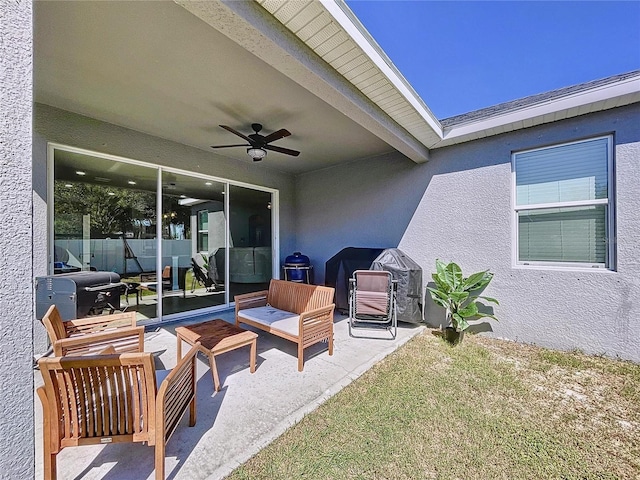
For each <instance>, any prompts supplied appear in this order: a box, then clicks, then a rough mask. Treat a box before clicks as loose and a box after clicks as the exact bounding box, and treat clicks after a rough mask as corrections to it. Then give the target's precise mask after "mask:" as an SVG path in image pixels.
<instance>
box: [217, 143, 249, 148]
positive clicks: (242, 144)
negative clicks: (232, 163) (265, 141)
mask: <svg viewBox="0 0 640 480" xmlns="http://www.w3.org/2000/svg"><path fill="white" fill-rule="evenodd" d="M250 146H251V145H248V144H244V143H239V144H237V145H211V148H228V147H250Z"/></svg>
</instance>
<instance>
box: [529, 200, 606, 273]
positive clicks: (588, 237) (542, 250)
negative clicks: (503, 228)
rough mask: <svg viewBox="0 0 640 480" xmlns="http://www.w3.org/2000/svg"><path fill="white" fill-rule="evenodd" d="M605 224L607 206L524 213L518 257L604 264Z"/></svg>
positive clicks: (539, 260) (541, 260)
mask: <svg viewBox="0 0 640 480" xmlns="http://www.w3.org/2000/svg"><path fill="white" fill-rule="evenodd" d="M606 225H607V216H606V205H596V206H588V207H574V208H549V209H547V208H544V209H540V210H521V211H519V212H518V249H519V252H518V253H519V255H518V257H519V259H520V261H522V262H526V261H538V262H577V263H597V264H605V263H606V260H607V242H606Z"/></svg>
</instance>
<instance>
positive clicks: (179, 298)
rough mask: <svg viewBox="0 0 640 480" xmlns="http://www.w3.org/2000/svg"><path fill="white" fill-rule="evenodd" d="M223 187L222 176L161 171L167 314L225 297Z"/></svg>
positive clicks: (220, 301)
mask: <svg viewBox="0 0 640 480" xmlns="http://www.w3.org/2000/svg"><path fill="white" fill-rule="evenodd" d="M225 188H226V185H225V184H224V183H222V182H218V181H212V180H206V179H203V178H201V177H196V176H189V175H185V174H179V173H172V172H165V171H163V172H162V266H163V271H165V272H167V275H168V279H165V281H164V283H163V285H164V286H165V287H166V288H164V290H163V296H162V314H163V315H171V314H174V313H182V312H187V311H190V310H198V309H201V308H207V307H213V306H216V305H224V304H226V303H227V299H226V295H225V294H226V291H225V282H224V280H225V278H224V277H225V257H224V248H225V237H226V228H227V227H226V213H225V203H226V202H225V194H226V192H225ZM167 267H168V269H167Z"/></svg>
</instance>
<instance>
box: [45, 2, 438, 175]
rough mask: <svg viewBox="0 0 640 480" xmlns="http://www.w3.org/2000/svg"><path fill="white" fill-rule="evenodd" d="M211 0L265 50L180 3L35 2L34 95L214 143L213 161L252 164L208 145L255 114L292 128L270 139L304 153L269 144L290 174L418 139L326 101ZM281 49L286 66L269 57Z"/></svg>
mask: <svg viewBox="0 0 640 480" xmlns="http://www.w3.org/2000/svg"><path fill="white" fill-rule="evenodd" d="M203 5H205V6H206V7H207V8H208V9H209V13H211V9H213V10H214V13H216V14H217V16H216V15H213V16H214V17H216V19H217V20H215V21H217V22H219V23H220V25H219V28H220V29H222V30H223V31H224V27H226V28H234V29H235V33H236V35H238V34H239V33H238V28H242V31H241V32H240V33H241V35H240V36H241V37H242V39H243V41H246V42H259V49H257V50H254V51H253V53H251V51H250V50H248V49H247V48H246V45H244V46H243V45H239V44H238V43H237V42H236V41H233V40H231V39H230V38H229V37H228V36H227V35H225V34H223V33H221V32H220V31H219V30H218V29H216V28H213V27H212V26H211V23H214V22H213V21H211V20H210V19H208V20H207V22H205V21H203V20H202V19H200V18H198V17H196V16H195V15H194V14H192V13H190V12H189V11H187V9H186V8H184V7H183V6H180V5H178V4H176V3H174V2H36V3H35V7H34V32H35V33H34V37H35V41H34V42H35V46H34V50H35V52H34V56H35V61H34V64H35V65H34V84H35V87H34V99H35V101H36V102H38V103H44V104H47V105H51V106H54V107H57V108H61V109H64V110H68V111H71V112H76V113H79V114H82V115H86V116H88V117H92V118H96V119H99V120H102V121H105V122H109V123H113V124H116V125H120V126H124V127H127V128H130V129H133V130H136V131H140V132H144V133H147V134H151V135H154V136H158V137H161V138H164V139H169V140H173V141H176V142H179V143H182V144H186V145H190V146H194V147H197V148H200V149H202V150H205V151H209V152H211V155H212V161H215V158H216V156H217V155H224V156H228V157H232V158H237V159H240V160H241V161H245V162H248V163H252V161H251V159H250V158H249V157H248V155H247V154H246V151H245V149H243V148H241V147H238V148H229V149H224V150H218V151H215V152H214V151H213V150H211V149H210V145H224V144H236V143H243V141H242V140H241V139H239V138H237V137H235V136H234V135H232V134H231V133H229V132H227V131H226V130H223V129H222V128H220V127H219V126H218V125H220V124H223V125H229V126H231V127H234V128H236V129H237V130H239V131H241V132H246V133H250V132H251V128H250V125H251V123H254V122H258V123H262V124H263V125H264V130H263V132H262V133H269V132H271V131H275V130H277V129H280V128H286V129H288V130H289V131H291V133H292V135H291V136H290V137H288V138H284V139H282V140H279V141H277V142H274V145H280V146H283V147H287V148H292V149H295V150H299V151H301V152H302V153H301V155H300V156H299V157H297V158H295V157H290V156H287V155H283V154H279V153H276V152H269V154H268V156H267V158H266V159H265V160H264V161H263V165H264V166H265V167H270V168H275V169H278V170H280V171H285V172H289V173H292V174H300V173H304V172H308V171H313V170H316V169H319V168H324V167H328V166H331V165H334V164H337V163H340V162H347V161H353V160H356V159H361V158H367V157H373V156H377V155H382V154H386V153H388V152H391V151H393V150H394V149H395V150H400V151H401V150H402V149H403V148H404V145H405V144H409V145H410V147H409V149H408V150H409V152H408V153H409V155H410V156H414V155H412V154H411V149H413V150H420V148H421V147H423V146H422V145H421V144H418V142H416V141H415V139H413V138H412V137H410V135H408V134H407V133H406V132H405V131H404V130H403V129H401V128H400V127H398V126H397V125H396V124H395V123H394V122H393V121H390V120H389V125H388V126H384V125H381V122H380V120H379V118H380V117H382V118H384V114H382V113H381V112H376V111H374V112H373V113H367V112H364V111H362V109H360V110H359V112H358V113H357V114H354V115H350V116H348V115H346V114H345V113H344V111H341V110H340V109H338V108H336V104H340V103H341V99H340V95H338V96H337V97H336V99H335V100H333V101H332V102H327V101H325V100H323V99H321V98H319V97H318V96H317V95H316V94H315V93H314V92H312V91H309V90H308V88H310V89H313V88H314V86H315V85H316V83H314V82H307V83H308V85H306V86H307V88H303V87H302V86H301V85H300V82H297V81H294V80H292V79H291V78H289V77H288V76H287V75H284V74H283V73H281V70H283V69H285V70H286V69H287V68H289V69H290V70H291V69H293V68H296V69H299V70H300V69H301V66H300V64H299V62H298V60H295V59H293V58H291V55H289V54H287V53H286V52H283V51H282V50H281V49H280V48H278V47H277V46H274V44H273V43H270V42H266V41H263V40H262V38H261V35H262V33H261V32H258V31H257V30H255V29H254V27H252V26H251V25H249V24H248V23H247V22H246V21H245V20H244V19H242V18H240V17H239V16H238V15H236V14H234V13H232V12H231V11H230V10H229V9H228V8H227V7H225V5H224V4H222V3H219V2H204V3H203ZM255 6H256V7H258V8H260V7H259V6H258V5H257V4H256V5H255ZM264 16H265V17H266V18H268V17H269V14H267V13H266V12H265V13H264ZM234 22H235V24H234ZM273 23H274V24H277V21H275V20H274V21H273ZM270 28H273V27H270ZM301 48H306V47H305V46H304V45H301ZM260 49H261V50H262V53H261V52H260ZM276 57H277V58H280V59H282V60H281V61H279V63H278V69H276V68H274V67H272V66H271V64H270V63H268V62H266V61H265V59H269V61H272V60H273V61H274V62H275V60H274V59H276ZM345 84H346V82H345ZM335 86H336V87H343V86H341V85H335ZM330 103H333V105H332V104H330ZM348 113H349V112H347V114H348ZM412 142H414V143H412ZM403 153H405V154H407V149H406V148H405V149H404V152H403ZM423 153H424V154H425V155H426V148H425V149H424V152H423ZM417 156H420V154H417ZM424 159H426V156H425V158H424Z"/></svg>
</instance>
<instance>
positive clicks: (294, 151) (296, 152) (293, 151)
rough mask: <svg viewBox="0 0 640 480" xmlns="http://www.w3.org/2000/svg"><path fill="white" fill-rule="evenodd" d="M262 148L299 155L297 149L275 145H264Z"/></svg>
mask: <svg viewBox="0 0 640 480" xmlns="http://www.w3.org/2000/svg"><path fill="white" fill-rule="evenodd" d="M262 148H264V149H265V150H273V151H274V152H279V153H284V154H285V155H293V156H294V157H297V156H298V155H300V152H298V151H297V150H290V149H288V148H283V147H276V146H275V145H265V146H264V147H262Z"/></svg>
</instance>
